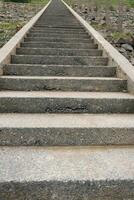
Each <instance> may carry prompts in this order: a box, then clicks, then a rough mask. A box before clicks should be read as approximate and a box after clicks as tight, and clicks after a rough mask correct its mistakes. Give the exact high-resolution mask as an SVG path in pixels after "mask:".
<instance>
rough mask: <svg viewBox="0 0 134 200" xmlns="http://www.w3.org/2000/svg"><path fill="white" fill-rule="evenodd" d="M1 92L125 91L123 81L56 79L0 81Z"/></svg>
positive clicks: (5, 79)
mask: <svg viewBox="0 0 134 200" xmlns="http://www.w3.org/2000/svg"><path fill="white" fill-rule="evenodd" d="M0 88H1V89H2V90H20V91H45V90H51V91H52V90H53V91H58V90H62V91H90V92H92V91H96V92H108V91H109V92H121V91H124V90H127V82H126V81H124V80H81V79H79V80H70V79H68V80H62V79H60V80H58V79H57V80H56V79H53V80H51V79H46V80H38V79H33V80H30V79H22V80H21V79H18V80H17V79H12V78H11V79H8V78H4V79H0Z"/></svg>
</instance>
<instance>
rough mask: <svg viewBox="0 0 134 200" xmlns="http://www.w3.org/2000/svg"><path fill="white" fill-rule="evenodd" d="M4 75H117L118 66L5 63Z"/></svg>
mask: <svg viewBox="0 0 134 200" xmlns="http://www.w3.org/2000/svg"><path fill="white" fill-rule="evenodd" d="M3 73H4V75H19V76H25V75H27V76H69V77H72V76H76V77H79V76H81V77H115V75H116V67H109V66H93V65H88V66H86V65H35V64H33V65H32V64H31V65H29V64H25V65H24V64H9V65H5V67H4V71H3Z"/></svg>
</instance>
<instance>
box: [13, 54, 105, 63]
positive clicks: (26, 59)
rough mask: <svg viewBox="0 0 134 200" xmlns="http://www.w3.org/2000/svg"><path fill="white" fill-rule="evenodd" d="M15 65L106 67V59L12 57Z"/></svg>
mask: <svg viewBox="0 0 134 200" xmlns="http://www.w3.org/2000/svg"><path fill="white" fill-rule="evenodd" d="M12 63H15V64H19V63H20V64H58V65H88V64H90V65H107V63H108V59H107V58H103V57H96V58H92V57H91V58H90V57H71V56H70V57H67V56H66V57H54V56H52V57H49V56H32V55H31V56H26V55H24V56H12Z"/></svg>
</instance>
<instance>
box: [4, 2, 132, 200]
mask: <svg viewBox="0 0 134 200" xmlns="http://www.w3.org/2000/svg"><path fill="white" fill-rule="evenodd" d="M108 61H109V59H108V58H107V57H104V56H103V52H102V51H101V50H99V49H98V46H97V45H96V44H95V43H94V41H93V40H92V39H91V36H89V35H88V34H87V32H86V31H85V29H84V28H83V27H82V25H80V23H79V22H78V21H77V20H76V19H75V18H74V17H73V15H72V14H71V13H70V12H69V10H68V9H67V8H66V7H65V5H64V4H63V3H62V2H61V1H60V0H53V1H52V3H51V4H50V5H49V7H48V8H47V10H46V11H45V12H44V14H43V15H42V16H41V18H40V19H39V20H38V21H37V23H36V24H35V26H34V27H33V28H32V29H31V30H30V32H29V33H28V34H27V37H26V38H25V39H24V42H22V43H21V47H20V48H17V51H16V55H13V56H12V60H11V63H10V64H8V65H5V67H4V75H3V76H1V77H0V88H1V92H0V113H1V114H0V145H1V147H0V200H24V199H25V200H90V199H92V200H133V199H134V148H133V144H134V95H132V94H129V93H128V92H127V80H124V79H120V78H118V77H117V76H116V70H117V69H116V67H113V66H109V65H108V63H109V62H108Z"/></svg>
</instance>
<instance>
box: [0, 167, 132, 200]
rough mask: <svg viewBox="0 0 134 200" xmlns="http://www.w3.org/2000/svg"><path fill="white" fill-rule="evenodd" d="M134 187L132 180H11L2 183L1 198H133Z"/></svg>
mask: <svg viewBox="0 0 134 200" xmlns="http://www.w3.org/2000/svg"><path fill="white" fill-rule="evenodd" d="M63 173H64V171H63ZM133 187H134V182H133V181H132V180H119V181H118V180H117V181H108V180H107V181H103V180H102V181H67V180H65V181H55V180H53V181H43V182H38V181H37V182H28V183H27V182H24V183H18V182H17V183H14V182H9V183H1V184H0V198H1V199H3V200H22V199H29V200H30V199H32V200H37V199H41V200H52V199H55V200H59V199H60V200H74V199H76V200H78V199H89V197H90V199H93V200H98V199H99V200H113V199H114V200H119V199H126V200H129V199H131V200H132V199H133V196H134V191H133V189H132V188H133Z"/></svg>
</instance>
